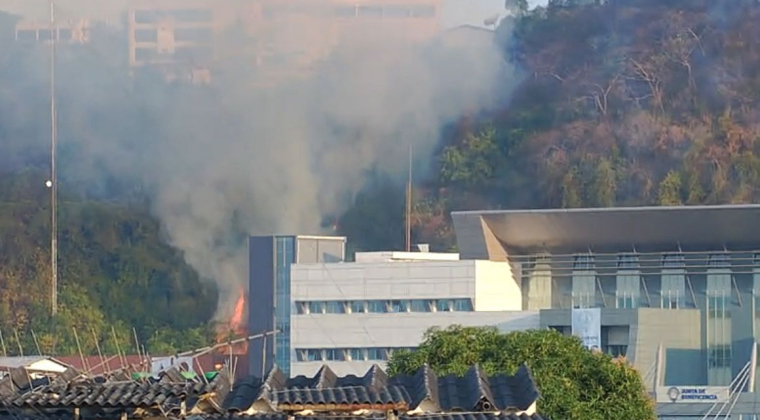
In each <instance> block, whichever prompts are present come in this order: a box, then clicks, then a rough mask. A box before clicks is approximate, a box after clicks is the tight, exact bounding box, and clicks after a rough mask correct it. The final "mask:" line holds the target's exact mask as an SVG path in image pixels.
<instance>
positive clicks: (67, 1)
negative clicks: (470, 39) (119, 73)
mask: <svg viewBox="0 0 760 420" xmlns="http://www.w3.org/2000/svg"><path fill="white" fill-rule="evenodd" d="M127 1H128V0H56V4H57V8H58V10H59V16H58V17H59V18H60V19H74V18H78V17H81V16H88V17H96V18H99V19H113V20H116V21H118V16H119V11H121V10H123V9H124V8H125V5H126V3H127ZM530 3H531V4H533V5H536V4H545V3H546V0H531V1H530ZM0 10H4V11H8V12H11V13H16V14H20V15H22V16H24V17H26V18H28V19H33V20H41V19H48V16H49V15H48V0H0ZM496 14H501V15H503V14H504V0H444V9H443V26H444V27H447V28H448V27H452V26H457V25H463V24H470V25H482V24H483V20H484V19H487V18H489V17H492V16H494V15H496Z"/></svg>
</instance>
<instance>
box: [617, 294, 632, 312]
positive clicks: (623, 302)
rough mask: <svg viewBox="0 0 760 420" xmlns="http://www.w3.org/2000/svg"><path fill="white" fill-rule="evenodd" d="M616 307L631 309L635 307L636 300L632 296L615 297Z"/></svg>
mask: <svg viewBox="0 0 760 420" xmlns="http://www.w3.org/2000/svg"><path fill="white" fill-rule="evenodd" d="M617 307H618V308H620V309H631V308H635V307H636V301H635V300H634V299H633V297H630V296H623V297H618V298H617Z"/></svg>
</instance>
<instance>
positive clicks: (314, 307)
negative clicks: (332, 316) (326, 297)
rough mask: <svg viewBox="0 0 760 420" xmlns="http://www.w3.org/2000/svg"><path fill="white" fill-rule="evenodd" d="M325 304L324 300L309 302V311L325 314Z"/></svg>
mask: <svg viewBox="0 0 760 420" xmlns="http://www.w3.org/2000/svg"><path fill="white" fill-rule="evenodd" d="M324 306H325V305H324V302H309V313H310V314H323V313H325V311H324Z"/></svg>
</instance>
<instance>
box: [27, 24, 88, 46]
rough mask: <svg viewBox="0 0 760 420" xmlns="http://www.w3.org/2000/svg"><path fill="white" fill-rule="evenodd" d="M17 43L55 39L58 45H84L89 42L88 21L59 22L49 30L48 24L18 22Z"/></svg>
mask: <svg viewBox="0 0 760 420" xmlns="http://www.w3.org/2000/svg"><path fill="white" fill-rule="evenodd" d="M15 39H16V41H17V42H27V43H37V42H49V41H50V40H51V39H55V40H56V42H58V43H71V44H85V43H88V42H90V21H89V20H87V19H78V20H72V21H68V20H61V21H58V22H56V24H55V28H54V29H53V30H51V29H50V23H49V22H36V21H20V22H18V23H17V24H16V28H15Z"/></svg>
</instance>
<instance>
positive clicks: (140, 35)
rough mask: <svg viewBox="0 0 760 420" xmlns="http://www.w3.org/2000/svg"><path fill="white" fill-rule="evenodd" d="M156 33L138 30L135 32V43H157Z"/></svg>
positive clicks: (148, 30)
mask: <svg viewBox="0 0 760 420" xmlns="http://www.w3.org/2000/svg"><path fill="white" fill-rule="evenodd" d="M157 41H158V31H156V30H155V29H138V30H136V31H135V42H157Z"/></svg>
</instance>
